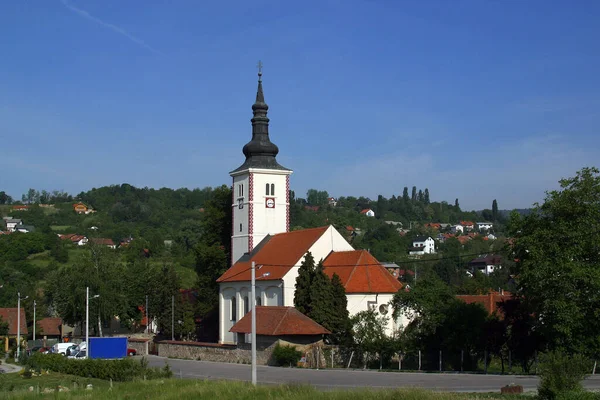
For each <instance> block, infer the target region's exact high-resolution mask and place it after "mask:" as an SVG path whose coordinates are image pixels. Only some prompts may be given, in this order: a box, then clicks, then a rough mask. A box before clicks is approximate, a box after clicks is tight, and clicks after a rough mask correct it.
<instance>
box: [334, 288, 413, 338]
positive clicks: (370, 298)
mask: <svg viewBox="0 0 600 400" xmlns="http://www.w3.org/2000/svg"><path fill="white" fill-rule="evenodd" d="M346 297H347V299H348V313H349V314H350V317H353V316H355V315H356V314H358V313H359V312H361V311H367V310H368V309H369V307H371V308H374V309H375V311H377V313H379V314H381V315H384V316H386V317H388V321H387V326H386V329H385V333H386V335H388V336H392V335H393V334H394V332H396V331H397V330H402V329H404V328H405V327H406V326H407V325H408V323H409V322H410V320H409V319H408V318H407V317H406V316H404V315H400V316H399V317H398V318H397V319H394V318H393V316H392V314H393V311H394V310H393V308H392V306H391V305H390V304H391V301H392V299H393V298H394V294H392V293H378V294H374V293H349V294H347V295H346Z"/></svg>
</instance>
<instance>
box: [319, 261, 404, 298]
mask: <svg viewBox="0 0 600 400" xmlns="http://www.w3.org/2000/svg"><path fill="white" fill-rule="evenodd" d="M323 266H324V267H325V269H324V272H325V274H326V275H327V276H329V278H331V277H333V274H337V275H338V276H339V277H340V279H341V281H342V284H343V285H344V288H345V289H346V293H396V292H397V291H398V290H400V289H401V288H402V284H401V283H400V282H399V281H398V279H396V278H394V276H392V274H390V273H389V272H388V270H387V269H385V267H384V266H383V265H381V264H380V263H379V261H377V259H375V257H373V256H372V255H371V254H370V253H369V252H368V251H366V250H353V251H339V252H332V253H331V254H329V256H327V258H326V259H325V260H324V261H323Z"/></svg>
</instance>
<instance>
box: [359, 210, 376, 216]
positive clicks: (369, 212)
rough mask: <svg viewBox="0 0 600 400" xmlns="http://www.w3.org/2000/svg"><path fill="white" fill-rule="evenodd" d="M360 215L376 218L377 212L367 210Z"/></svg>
mask: <svg viewBox="0 0 600 400" xmlns="http://www.w3.org/2000/svg"><path fill="white" fill-rule="evenodd" d="M360 213H361V214H362V215H366V216H367V217H374V216H375V211H373V210H371V209H370V208H365V209H364V210H362V211H361V212H360Z"/></svg>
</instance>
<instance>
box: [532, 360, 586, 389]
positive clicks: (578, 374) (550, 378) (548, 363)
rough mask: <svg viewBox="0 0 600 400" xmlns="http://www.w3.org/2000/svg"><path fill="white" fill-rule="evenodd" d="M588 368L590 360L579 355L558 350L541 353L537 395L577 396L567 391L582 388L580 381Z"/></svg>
mask: <svg viewBox="0 0 600 400" xmlns="http://www.w3.org/2000/svg"><path fill="white" fill-rule="evenodd" d="M590 368H591V365H590V361H589V360H588V359H587V358H585V357H584V356H581V355H577V354H576V355H569V354H566V353H563V352H560V351H555V352H549V353H545V354H543V355H542V357H541V358H540V365H539V375H540V384H539V386H538V395H539V397H540V398H541V399H544V400H556V399H559V398H564V399H569V398H577V397H576V396H575V394H569V392H580V391H582V390H583V387H582V386H581V381H582V380H583V379H584V378H585V375H586V373H587V372H588V371H590ZM571 396H575V397H571Z"/></svg>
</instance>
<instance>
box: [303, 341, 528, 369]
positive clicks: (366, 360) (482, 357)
mask: <svg viewBox="0 0 600 400" xmlns="http://www.w3.org/2000/svg"><path fill="white" fill-rule="evenodd" d="M315 351H316V352H317V354H318V352H319V351H320V352H321V353H322V356H321V357H318V356H315ZM304 356H305V357H307V358H310V359H311V360H312V362H311V363H310V364H311V367H315V364H316V359H319V363H320V368H354V369H387V370H401V371H423V372H469V373H482V374H487V373H494V374H498V373H508V374H511V373H513V374H525V373H537V356H535V357H533V359H532V360H531V361H530V363H529V364H528V365H527V366H526V368H523V367H522V365H521V364H520V363H516V362H515V359H514V357H513V352H512V351H510V350H507V351H505V352H504V353H503V355H502V356H501V357H500V356H498V355H493V354H491V353H490V352H488V351H486V350H483V351H467V350H460V351H449V350H444V349H424V350H414V351H404V352H398V353H393V352H389V351H388V352H381V353H362V352H360V351H358V350H357V349H353V348H348V347H342V346H323V347H322V348H321V349H317V350H315V349H313V350H312V352H311V353H310V354H305V355H304Z"/></svg>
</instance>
